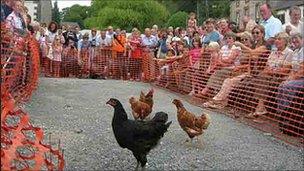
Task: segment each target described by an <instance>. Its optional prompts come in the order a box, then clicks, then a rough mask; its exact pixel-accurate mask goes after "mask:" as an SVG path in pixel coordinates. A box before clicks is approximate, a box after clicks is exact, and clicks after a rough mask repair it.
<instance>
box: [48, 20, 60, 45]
mask: <svg viewBox="0 0 304 171" xmlns="http://www.w3.org/2000/svg"><path fill="white" fill-rule="evenodd" d="M57 30H58V24H57V23H56V22H55V21H52V22H50V24H49V26H48V30H47V32H46V35H47V36H48V37H49V41H50V42H49V43H51V44H52V43H53V41H54V38H55V36H56V35H57Z"/></svg>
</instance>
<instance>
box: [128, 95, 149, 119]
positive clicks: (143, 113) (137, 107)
mask: <svg viewBox="0 0 304 171" xmlns="http://www.w3.org/2000/svg"><path fill="white" fill-rule="evenodd" d="M129 103H130V105H131V109H132V114H133V117H134V119H135V120H138V119H141V120H143V119H145V118H146V117H147V116H148V115H149V114H150V113H151V112H152V108H151V107H150V106H149V105H148V104H147V103H144V102H141V101H139V100H136V98H135V97H131V98H130V99H129Z"/></svg>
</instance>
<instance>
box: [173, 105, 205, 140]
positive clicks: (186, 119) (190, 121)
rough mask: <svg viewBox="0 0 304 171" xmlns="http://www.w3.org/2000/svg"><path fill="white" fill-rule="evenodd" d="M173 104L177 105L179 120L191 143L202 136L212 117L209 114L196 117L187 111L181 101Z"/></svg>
mask: <svg viewBox="0 0 304 171" xmlns="http://www.w3.org/2000/svg"><path fill="white" fill-rule="evenodd" d="M172 103H173V104H175V106H176V108H177V120H178V122H179V125H180V126H181V128H182V129H183V130H184V131H185V132H186V133H187V134H188V136H189V138H190V140H191V142H192V139H193V138H194V137H198V136H199V135H202V134H203V133H204V130H206V129H207V128H208V126H209V124H210V116H209V115H208V114H202V115H201V116H195V115H194V114H193V113H191V112H189V111H187V110H186V109H185V107H184V105H183V103H182V102H181V101H180V100H177V99H174V100H173V102H172ZM198 140H199V138H198ZM187 141H188V140H187Z"/></svg>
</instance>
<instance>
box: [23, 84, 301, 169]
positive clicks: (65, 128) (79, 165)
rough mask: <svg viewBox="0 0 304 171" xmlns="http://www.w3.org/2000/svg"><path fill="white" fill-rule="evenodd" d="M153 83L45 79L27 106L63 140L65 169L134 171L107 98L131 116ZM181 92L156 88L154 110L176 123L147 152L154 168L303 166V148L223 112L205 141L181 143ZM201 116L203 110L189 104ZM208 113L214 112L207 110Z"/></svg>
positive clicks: (33, 116)
mask: <svg viewBox="0 0 304 171" xmlns="http://www.w3.org/2000/svg"><path fill="white" fill-rule="evenodd" d="M149 87H150V85H149V84H145V83H134V82H125V81H115V80H106V81H105V80H85V79H83V80H80V79H51V78H41V79H40V84H39V88H38V90H37V91H36V92H35V93H34V95H33V97H32V100H31V101H30V102H29V103H27V104H26V106H25V108H26V110H27V111H28V112H29V113H30V116H31V121H32V123H33V124H34V125H35V126H39V127H42V128H43V129H44V130H45V134H46V135H47V134H48V133H50V132H51V133H52V140H54V141H55V140H56V139H59V138H60V139H61V143H62V145H63V148H64V149H65V162H66V170H133V169H134V168H135V166H136V159H135V158H134V157H133V155H132V153H131V152H130V151H128V150H126V149H122V148H120V147H119V146H118V144H117V143H116V140H115V138H114V135H113V133H112V128H111V120H112V116H113V109H112V108H111V107H110V106H108V105H106V104H105V103H106V101H107V100H108V99H109V98H111V97H115V98H118V99H120V100H121V102H122V103H123V105H124V107H125V109H126V110H127V112H128V113H129V114H130V115H129V118H130V117H131V118H133V117H132V116H131V113H130V107H129V104H128V98H129V97H130V96H132V95H136V96H138V95H139V92H140V90H144V91H147V90H148V89H149ZM174 98H178V96H177V95H175V94H172V93H170V92H167V91H165V90H161V89H156V91H155V97H154V101H155V105H154V109H153V112H155V111H164V112H167V113H168V114H169V120H172V121H173V124H172V125H171V126H170V128H169V130H168V132H167V133H166V134H165V136H164V137H163V138H162V140H161V143H160V145H159V146H157V147H156V148H155V149H153V150H152V151H151V152H150V154H149V155H148V165H147V168H148V169H149V170H226V169H229V170H230V169H238V170H239V169H241V170H285V169H288V170H303V169H304V166H303V149H300V148H297V147H294V146H291V145H288V144H285V143H284V142H282V141H280V140H277V139H275V138H274V137H272V136H269V135H268V134H265V133H263V132H261V131H258V130H256V129H253V128H251V127H248V126H246V125H244V124H242V123H240V122H238V121H235V120H233V119H232V118H229V117H227V116H225V115H222V114H217V113H210V115H211V118H212V122H211V125H210V126H209V128H208V130H207V131H206V132H205V134H204V135H203V137H202V139H203V142H204V146H203V147H202V148H200V147H199V146H198V144H197V142H194V143H193V145H192V146H190V145H189V144H182V142H183V141H185V140H186V138H187V135H186V133H184V132H183V131H182V130H181V128H180V126H179V124H178V122H177V119H176V109H175V106H174V105H173V104H172V103H171V102H172V100H173V99H174ZM184 104H185V107H186V108H187V109H189V111H192V112H194V113H196V114H197V115H198V114H200V113H202V112H204V110H203V109H201V108H199V107H196V106H193V105H191V104H189V103H186V102H184ZM205 112H209V111H205Z"/></svg>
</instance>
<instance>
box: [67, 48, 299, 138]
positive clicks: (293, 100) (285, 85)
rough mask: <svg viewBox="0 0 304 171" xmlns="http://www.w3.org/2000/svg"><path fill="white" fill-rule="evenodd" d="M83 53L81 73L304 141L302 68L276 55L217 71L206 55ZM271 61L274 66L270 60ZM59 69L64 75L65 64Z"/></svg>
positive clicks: (244, 57)
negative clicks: (154, 88)
mask: <svg viewBox="0 0 304 171" xmlns="http://www.w3.org/2000/svg"><path fill="white" fill-rule="evenodd" d="M82 51H83V52H82V53H81V55H83V56H81V57H80V58H81V59H83V58H87V56H89V60H84V61H90V62H89V63H90V64H89V65H87V64H83V65H85V66H86V68H87V67H88V68H87V69H86V70H85V71H83V69H82V72H85V73H89V74H91V75H92V74H93V75H98V76H102V77H110V78H115V79H128V80H138V81H144V82H151V83H154V84H156V85H158V86H161V87H164V88H167V89H170V90H173V91H176V92H180V93H182V94H191V97H193V100H197V102H200V103H201V104H204V106H205V107H209V108H214V109H221V110H224V111H227V112H228V110H231V109H233V112H234V113H238V117H242V118H244V119H245V118H248V119H245V121H246V122H247V121H248V123H249V122H250V123H253V122H255V123H256V124H254V126H256V127H257V128H260V129H264V128H263V125H274V126H272V132H273V133H275V134H276V135H277V136H278V137H283V136H285V134H286V135H290V136H289V137H297V138H296V139H301V137H303V135H304V124H303V122H304V119H303V118H304V117H303V113H304V105H303V99H304V93H303V91H304V90H303V89H304V83H303V79H304V78H303V66H301V65H300V66H299V65H297V63H295V62H293V61H290V60H287V59H286V61H285V60H283V61H282V60H277V61H274V60H273V59H275V58H276V57H275V55H277V53H274V52H271V51H264V52H260V53H249V52H246V51H243V52H241V55H240V56H239V57H238V58H237V59H235V60H234V62H233V63H228V64H226V65H218V64H216V63H215V61H214V60H213V57H212V53H211V52H209V51H205V52H204V53H203V54H202V55H201V57H200V59H199V60H198V61H197V62H196V63H193V64H191V63H190V60H189V58H190V57H189V56H187V55H185V56H180V57H179V58H175V59H172V58H170V59H166V60H164V59H156V58H154V53H153V52H150V51H149V50H148V49H142V50H141V56H140V57H138V56H136V57H133V56H131V55H130V54H131V53H128V52H127V53H118V52H114V51H112V50H111V49H100V48H97V47H96V48H94V49H84V50H82ZM87 54H89V55H87ZM270 56H272V57H271V58H272V60H268V59H269V58H270ZM62 63H64V62H62ZM83 63H86V62H83ZM74 64H75V66H74V67H75V68H79V66H77V65H78V64H76V63H74ZM298 64H299V63H298ZM80 68H81V67H80ZM270 68H271V69H270ZM62 69H63V70H64V69H65V65H64V64H63V65H62ZM301 72H302V73H301ZM291 73H296V76H295V77H294V76H293V77H291V75H294V74H291ZM204 102H206V103H204ZM264 130H266V128H265V129H264ZM283 133H284V134H283ZM299 137H300V138H299ZM287 139H292V138H287ZM285 140H286V139H285ZM297 142H298V141H297ZM292 143H293V142H292Z"/></svg>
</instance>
